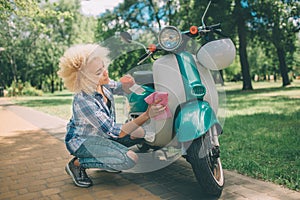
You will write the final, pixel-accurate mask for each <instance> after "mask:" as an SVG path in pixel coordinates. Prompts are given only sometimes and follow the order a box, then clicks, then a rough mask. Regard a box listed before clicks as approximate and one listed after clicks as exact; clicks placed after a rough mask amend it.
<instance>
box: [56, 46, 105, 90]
mask: <svg viewBox="0 0 300 200" xmlns="http://www.w3.org/2000/svg"><path fill="white" fill-rule="evenodd" d="M108 54H109V51H108V50H107V49H106V48H104V47H102V46H100V45H98V44H78V45H74V46H72V47H70V48H69V49H67V50H66V51H65V53H64V55H63V56H62V57H61V58H60V62H59V71H58V72H57V73H58V75H59V77H61V78H62V79H63V81H64V84H65V86H66V88H67V89H68V90H69V91H71V92H74V93H78V92H81V91H84V92H86V93H88V94H91V93H93V92H94V91H95V90H96V88H97V84H98V81H99V76H97V75H96V74H95V73H94V72H95V69H93V70H92V69H91V67H90V65H89V64H90V63H91V62H92V61H93V60H94V59H97V58H98V59H99V58H100V59H101V60H102V61H103V63H104V65H105V66H108V64H109V62H110V61H109V58H108Z"/></svg>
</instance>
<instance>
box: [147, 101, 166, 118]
mask: <svg viewBox="0 0 300 200" xmlns="http://www.w3.org/2000/svg"><path fill="white" fill-rule="evenodd" d="M159 102H161V99H158V100H156V101H155V102H154V103H153V104H150V105H148V109H147V111H146V114H147V116H149V117H150V118H154V117H156V116H158V115H160V114H163V113H164V112H165V109H166V107H167V106H163V105H161V104H159Z"/></svg>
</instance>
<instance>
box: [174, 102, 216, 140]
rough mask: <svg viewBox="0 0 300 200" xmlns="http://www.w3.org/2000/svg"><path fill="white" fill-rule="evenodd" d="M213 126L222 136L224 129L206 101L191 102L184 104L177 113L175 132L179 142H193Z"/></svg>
mask: <svg viewBox="0 0 300 200" xmlns="http://www.w3.org/2000/svg"><path fill="white" fill-rule="evenodd" d="M213 125H216V127H217V133H218V134H221V132H222V127H221V125H220V123H219V121H218V119H217V117H216V115H215V113H214V111H213V109H212V108H211V107H210V105H209V104H208V103H207V102H206V101H197V100H195V101H191V102H187V103H185V104H182V105H181V106H180V108H179V109H178V110H177V112H176V119H175V121H174V131H175V133H176V137H177V140H178V141H179V142H186V141H191V140H194V139H196V138H199V137H201V136H202V135H204V134H205V133H206V132H207V131H208V130H209V129H210V128H211V127H212V126H213Z"/></svg>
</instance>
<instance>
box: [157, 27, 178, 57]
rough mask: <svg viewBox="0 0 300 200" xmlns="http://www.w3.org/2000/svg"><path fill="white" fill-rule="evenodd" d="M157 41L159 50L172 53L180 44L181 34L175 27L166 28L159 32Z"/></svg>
mask: <svg viewBox="0 0 300 200" xmlns="http://www.w3.org/2000/svg"><path fill="white" fill-rule="evenodd" d="M158 41H159V44H160V46H161V48H163V49H164V50H166V51H173V50H175V49H176V48H178V46H179V45H180V44H181V41H182V37H181V33H180V31H179V30H178V29H177V28H176V27H174V26H167V27H165V28H163V29H162V30H161V31H160V33H159V36H158Z"/></svg>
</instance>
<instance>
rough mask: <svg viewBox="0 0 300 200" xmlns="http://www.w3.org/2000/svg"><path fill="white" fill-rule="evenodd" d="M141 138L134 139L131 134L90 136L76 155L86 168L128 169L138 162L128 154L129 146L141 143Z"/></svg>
mask: <svg viewBox="0 0 300 200" xmlns="http://www.w3.org/2000/svg"><path fill="white" fill-rule="evenodd" d="M140 140H141V139H137V140H132V139H130V136H129V135H127V136H125V137H123V138H117V139H108V138H104V137H101V136H89V137H88V138H87V139H86V140H85V141H84V143H83V144H82V145H81V146H80V147H79V149H78V150H77V151H76V152H75V153H74V156H76V157H78V158H79V162H80V165H81V166H82V167H84V168H100V169H107V170H118V171H122V170H127V169H130V168H132V167H134V166H135V164H136V163H135V162H134V161H133V160H132V159H131V158H129V157H128V156H127V152H128V151H129V149H128V147H129V146H132V145H134V144H137V143H139V142H140Z"/></svg>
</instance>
